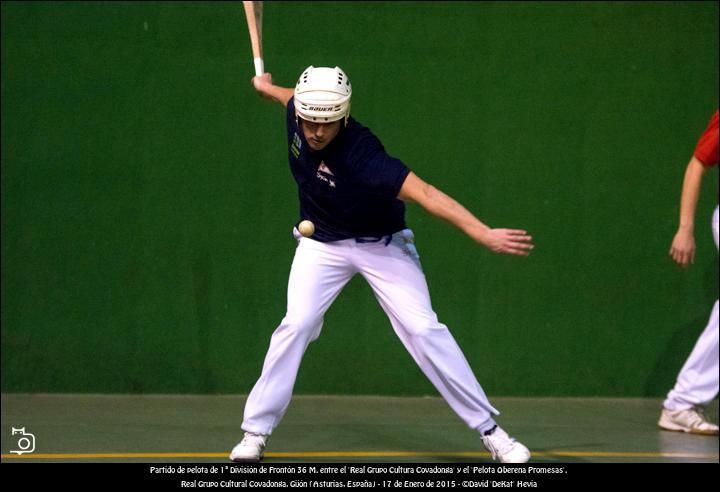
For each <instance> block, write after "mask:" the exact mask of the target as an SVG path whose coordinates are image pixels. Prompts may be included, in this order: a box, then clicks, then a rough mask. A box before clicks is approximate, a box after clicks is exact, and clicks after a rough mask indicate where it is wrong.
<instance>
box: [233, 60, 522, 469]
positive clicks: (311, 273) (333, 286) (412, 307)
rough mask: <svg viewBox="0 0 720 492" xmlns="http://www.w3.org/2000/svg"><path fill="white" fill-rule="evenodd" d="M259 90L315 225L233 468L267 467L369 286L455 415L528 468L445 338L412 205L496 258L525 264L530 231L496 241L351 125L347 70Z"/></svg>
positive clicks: (494, 449)
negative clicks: (314, 345) (333, 335)
mask: <svg viewBox="0 0 720 492" xmlns="http://www.w3.org/2000/svg"><path fill="white" fill-rule="evenodd" d="M252 83H253V85H254V87H255V89H256V90H257V92H258V93H260V95H262V96H264V97H266V98H269V99H272V100H275V101H277V102H280V103H282V104H283V105H284V106H286V107H287V140H288V157H289V160H290V170H291V171H292V174H293V177H294V178H295V180H296V181H297V185H298V190H299V198H300V218H302V219H307V220H310V221H312V222H313V223H314V225H315V231H314V234H313V235H312V237H310V238H307V237H303V236H301V235H300V234H299V233H298V230H297V228H295V230H294V234H295V237H296V239H297V240H298V245H297V249H296V251H295V258H294V260H293V264H292V268H291V270H290V278H289V281H288V294H287V296H288V299H287V313H286V315H285V317H284V319H283V320H282V322H281V323H280V326H278V327H277V329H276V330H275V332H274V333H273V335H272V339H271V341H270V348H269V349H268V353H267V355H266V357H265V363H264V365H263V369H262V375H261V376H260V379H259V380H258V381H257V383H256V384H255V386H254V387H253V389H252V391H251V392H250V395H249V396H248V399H247V402H246V405H245V415H244V420H243V423H242V429H243V430H244V431H245V436H244V438H243V440H242V441H241V442H240V443H239V444H238V445H237V446H235V448H234V449H233V450H232V452H231V454H230V459H231V460H233V461H239V462H242V461H251V462H254V461H259V460H260V459H262V457H263V453H264V449H265V445H266V442H267V439H268V437H269V436H270V434H271V433H272V432H273V429H274V428H275V427H276V426H277V425H278V423H279V422H280V419H281V418H282V417H283V415H284V414H285V411H286V409H287V406H288V404H289V403H290V398H291V396H292V390H293V386H294V384H295V378H296V376H297V372H298V369H299V366H300V361H301V360H302V357H303V354H304V353H305V349H306V348H307V346H308V344H309V343H310V342H312V341H313V340H315V339H316V338H317V337H318V336H319V335H320V330H321V327H322V324H323V316H324V314H325V312H326V311H327V309H328V308H329V307H330V305H331V304H332V302H333V301H334V300H335V299H336V298H337V296H338V294H339V293H340V291H341V290H342V288H343V287H344V286H345V284H347V282H348V281H349V280H350V279H351V278H352V277H353V276H354V275H355V274H357V273H359V274H360V275H362V276H363V277H364V278H365V279H366V280H367V282H368V283H369V284H370V286H371V287H372V289H373V292H374V293H375V296H376V298H377V299H378V301H379V302H380V305H381V306H382V308H383V309H384V311H385V313H386V314H387V315H388V317H389V318H390V322H391V324H392V327H393V329H394V330H395V332H396V333H397V335H398V337H400V340H401V341H402V343H403V344H404V345H405V348H406V349H407V350H408V352H410V355H411V356H412V357H413V359H414V360H415V362H416V363H417V364H418V365H419V366H420V368H421V369H422V371H423V373H424V374H425V375H426V376H427V377H428V378H429V379H430V381H431V382H432V383H433V384H434V385H435V387H436V388H437V390H438V391H439V392H440V394H441V395H442V396H443V398H445V400H446V401H447V402H448V404H449V405H450V407H452V409H453V410H454V411H455V412H456V413H457V414H458V415H459V416H460V418H461V419H462V420H463V421H465V423H466V424H467V425H468V426H469V427H470V428H472V429H475V430H477V431H478V432H479V433H480V436H481V439H482V441H483V443H484V444H485V446H486V447H487V449H488V450H489V451H490V452H491V454H492V457H493V458H494V459H497V460H499V461H500V462H503V463H524V462H526V461H528V460H529V459H530V452H529V450H528V449H527V447H525V446H524V445H522V444H521V443H519V442H517V441H516V440H515V439H513V438H511V437H510V436H508V434H507V433H506V432H505V431H504V430H502V429H501V428H500V427H498V425H497V424H496V423H495V421H494V420H493V416H495V415H498V414H499V412H498V411H497V410H496V409H495V408H493V406H492V405H491V404H490V403H489V401H488V399H487V397H486V396H485V393H484V392H483V389H482V388H481V387H480V384H478V382H477V380H476V379H475V376H474V374H473V372H472V370H471V368H470V366H469V364H468V363H467V361H466V359H465V357H464V355H463V353H462V352H461V350H460V348H459V347H458V345H457V343H456V342H455V339H454V338H453V336H452V335H451V334H450V332H449V331H448V328H447V327H446V326H445V325H443V324H442V323H440V322H439V321H438V319H437V315H436V314H435V313H434V312H433V309H432V306H431V303H430V296H429V293H428V287H427V283H426V281H425V276H424V274H423V272H422V269H421V266H420V260H419V256H418V253H417V251H416V249H415V246H414V244H413V233H412V231H411V230H410V229H408V228H407V226H406V224H405V205H404V202H415V203H418V204H420V205H421V206H422V207H423V208H425V209H426V210H427V211H428V212H430V213H431V214H432V215H435V216H437V217H439V218H441V219H444V220H446V221H448V222H450V223H451V224H453V225H454V226H456V227H457V228H458V229H460V230H461V231H463V232H464V233H466V234H467V235H468V236H470V237H471V238H472V239H473V240H475V241H477V242H478V243H480V244H481V245H483V246H485V247H487V248H488V249H490V250H491V251H494V252H496V253H504V254H511V255H528V254H529V252H530V250H531V249H532V248H533V245H532V243H531V240H532V238H531V237H530V236H529V235H528V234H527V233H526V232H525V231H522V230H515V229H493V228H490V227H488V226H487V225H485V224H483V223H482V222H481V221H480V220H478V219H477V218H476V217H475V216H474V215H473V214H471V213H470V212H469V211H468V210H466V209H465V208H464V207H463V206H462V205H460V204H459V203H458V202H456V201H455V200H454V199H452V198H450V197H449V196H447V195H446V194H444V193H443V192H441V191H440V190H438V189H437V188H435V187H433V186H431V185H430V184H428V183H426V182H424V181H423V180H422V179H420V178H419V177H418V176H417V175H415V174H414V173H413V172H411V171H410V170H409V169H408V168H407V167H406V166H405V164H403V163H402V162H401V161H400V160H398V159H395V158H393V157H390V156H389V155H388V154H387V153H386V152H385V149H384V148H383V146H382V144H381V143H380V141H379V140H378V139H377V138H376V137H375V135H373V133H372V132H371V131H370V130H369V129H367V128H366V127H364V126H362V125H361V124H360V123H358V122H357V121H356V120H355V119H354V118H352V117H350V97H351V94H352V88H351V85H350V81H349V80H348V77H347V76H346V75H345V73H344V72H343V71H342V70H341V69H340V68H338V67H335V68H316V67H312V66H310V67H308V68H307V69H306V70H305V71H304V72H303V73H302V75H300V78H299V80H298V82H297V85H296V86H295V88H294V89H291V88H284V87H279V86H276V85H274V84H273V83H272V77H271V75H270V74H269V73H265V74H263V75H262V76H260V77H255V78H253V80H252Z"/></svg>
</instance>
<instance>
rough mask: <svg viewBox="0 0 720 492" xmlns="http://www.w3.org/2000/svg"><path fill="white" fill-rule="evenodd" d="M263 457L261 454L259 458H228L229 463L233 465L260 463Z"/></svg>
mask: <svg viewBox="0 0 720 492" xmlns="http://www.w3.org/2000/svg"><path fill="white" fill-rule="evenodd" d="M264 457H265V453H263V454H261V455H260V457H259V458H233V457H232V456H231V457H230V461H232V462H233V463H260V462H261V461H262V459H263V458H264Z"/></svg>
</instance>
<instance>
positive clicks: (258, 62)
mask: <svg viewBox="0 0 720 492" xmlns="http://www.w3.org/2000/svg"><path fill="white" fill-rule="evenodd" d="M253 62H255V76H256V77H260V76H261V75H262V74H264V73H265V64H264V63H263V59H262V58H254V59H253Z"/></svg>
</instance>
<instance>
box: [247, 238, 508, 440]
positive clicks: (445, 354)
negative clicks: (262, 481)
mask: <svg viewBox="0 0 720 492" xmlns="http://www.w3.org/2000/svg"><path fill="white" fill-rule="evenodd" d="M295 235H296V238H297V239H299V244H298V247H297V250H296V251H295V259H294V260H293V264H292V269H291V271H290V279H289V281H288V294H287V296H288V305H287V314H286V315H285V318H284V319H283V320H282V322H281V323H280V326H278V327H277V329H276V330H275V332H274V333H273V335H272V339H271V340H270V348H269V349H268V353H267V355H266V356H265V363H264V365H263V370H262V375H261V376H260V379H259V380H258V381H257V383H255V386H254V387H253V389H252V391H251V392H250V395H249V396H248V399H247V402H246V404H245V416H244V420H243V424H242V429H243V430H244V431H246V432H253V433H257V434H271V433H272V431H273V429H274V428H275V427H276V426H277V425H278V424H279V422H280V419H282V417H283V415H284V414H285V411H286V409H287V407H288V404H289V403H290V398H291V396H292V391H293V386H294V385H295V378H296V376H297V372H298V369H299V367H300V362H301V360H302V357H303V354H304V353H305V349H306V348H307V346H308V344H309V343H310V342H312V341H313V340H315V339H316V338H317V337H318V336H319V335H320V330H321V328H322V324H323V316H324V314H325V312H326V311H327V310H328V308H329V307H330V305H331V304H332V302H333V301H334V300H335V299H336V298H337V296H338V294H339V293H340V291H341V290H342V288H343V287H344V286H345V285H346V284H347V283H348V281H349V280H350V279H351V278H352V277H353V275H355V274H356V273H360V274H361V275H362V276H363V277H364V278H365V279H366V280H367V282H368V283H369V284H370V286H371V287H372V290H373V292H374V293H375V297H376V298H377V300H378V302H379V303H380V306H382V308H383V310H384V311H385V313H386V314H387V315H388V317H389V318H390V323H391V324H392V327H393V329H394V330H395V333H396V334H397V336H398V337H399V338H400V340H401V341H402V343H403V344H404V345H405V348H406V349H407V350H408V352H410V355H411V356H412V357H413V359H414V360H415V362H416V363H417V364H418V366H420V369H421V370H422V371H423V373H424V374H425V375H426V376H427V377H428V379H430V381H431V382H432V383H433V384H434V385H435V387H436V388H437V390H438V391H439V392H440V394H441V395H442V396H443V398H445V400H446V401H447V402H448V404H449V405H450V407H451V408H452V409H453V410H454V411H455V412H456V413H457V414H458V415H459V416H460V418H461V419H462V420H464V421H465V423H466V424H467V425H468V426H469V427H471V428H473V429H479V430H484V429H486V428H490V427H491V426H492V425H494V421H493V419H492V417H493V415H497V414H499V412H498V411H497V410H495V408H493V407H492V406H491V405H490V403H489V402H488V399H487V397H486V396H485V393H484V392H483V390H482V388H481V387H480V384H479V383H478V382H477V379H476V378H475V375H474V374H473V372H472V370H471V369H470V365H469V364H468V362H467V360H466V359H465V356H464V355H463V353H462V352H461V350H460V347H458V345H457V343H456V342H455V339H454V338H453V336H452V335H451V334H450V332H449V331H448V329H447V327H446V326H445V325H443V324H441V323H439V322H438V319H437V315H436V314H435V313H434V312H433V310H432V306H431V304H430V294H429V292H428V287H427V283H426V281H425V275H424V274H423V272H422V269H421V267H420V260H419V257H418V254H417V251H416V249H415V245H414V244H413V234H412V231H410V230H409V229H405V230H403V231H400V232H398V233H396V234H394V235H393V236H392V240H391V241H390V243H389V244H387V245H386V243H385V241H384V240H383V241H378V242H357V241H356V240H355V239H346V240H343V241H334V242H331V243H321V242H318V241H313V240H312V239H308V238H303V237H298V234H297V232H296V233H295ZM347 343H348V349H350V348H351V345H352V344H353V343H356V341H353V340H348V341H347Z"/></svg>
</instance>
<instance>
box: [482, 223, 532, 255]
mask: <svg viewBox="0 0 720 492" xmlns="http://www.w3.org/2000/svg"><path fill="white" fill-rule="evenodd" d="M482 243H483V244H484V245H485V247H487V248H488V249H489V250H490V251H492V252H494V253H501V254H506V255H520V256H527V255H529V254H530V251H531V250H532V249H533V248H534V247H535V246H534V245H533V243H532V236H530V235H528V233H527V231H523V230H519V229H490V230H489V231H488V232H487V234H486V236H485V237H484V238H483V241H482Z"/></svg>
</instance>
